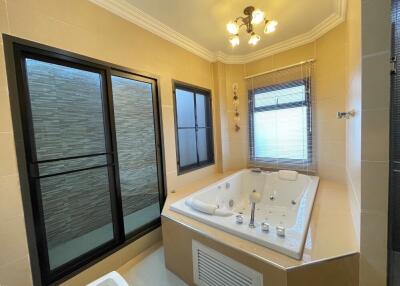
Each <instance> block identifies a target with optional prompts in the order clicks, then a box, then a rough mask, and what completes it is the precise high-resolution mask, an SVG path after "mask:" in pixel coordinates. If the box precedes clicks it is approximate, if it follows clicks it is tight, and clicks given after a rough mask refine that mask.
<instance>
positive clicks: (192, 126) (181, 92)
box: [173, 81, 214, 175]
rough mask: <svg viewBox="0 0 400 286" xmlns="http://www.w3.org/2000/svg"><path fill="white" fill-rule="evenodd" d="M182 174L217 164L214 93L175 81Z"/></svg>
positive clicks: (176, 124)
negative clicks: (213, 121) (212, 97)
mask: <svg viewBox="0 0 400 286" xmlns="http://www.w3.org/2000/svg"><path fill="white" fill-rule="evenodd" d="M173 92H174V112H175V136H176V159H177V168H178V175H181V174H183V173H186V172H189V171H192V170H196V169H199V168H202V167H205V166H209V165H212V164H214V140H213V127H212V126H213V123H212V108H211V91H210V90H208V89H204V88H200V87H196V86H193V85H190V84H186V83H182V82H178V81H174V82H173Z"/></svg>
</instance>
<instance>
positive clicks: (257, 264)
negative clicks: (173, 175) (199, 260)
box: [162, 217, 287, 286]
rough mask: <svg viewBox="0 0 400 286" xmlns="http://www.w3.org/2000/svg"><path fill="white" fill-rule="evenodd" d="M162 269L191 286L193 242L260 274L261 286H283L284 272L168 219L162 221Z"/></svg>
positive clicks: (192, 282)
mask: <svg viewBox="0 0 400 286" xmlns="http://www.w3.org/2000/svg"><path fill="white" fill-rule="evenodd" d="M162 232H163V244H164V253H165V265H166V267H167V269H168V270H170V271H171V272H173V273H175V274H176V275H177V276H178V277H179V278H181V279H182V280H183V281H184V282H185V283H187V284H188V285H190V286H192V285H193V286H194V285H195V284H194V281H193V264H192V261H193V260H192V259H193V258H192V240H193V239H195V240H197V241H199V242H200V243H202V244H204V245H206V246H208V247H210V248H212V249H214V250H216V251H218V252H220V253H222V254H223V255H225V256H228V257H230V258H232V259H234V260H236V261H238V262H240V263H242V264H244V265H246V266H248V267H250V268H252V269H254V270H256V271H258V272H261V273H262V274H263V282H264V283H263V285H264V286H286V285H287V284H286V271H284V270H282V269H278V268H275V267H273V266H271V265H269V264H266V263H263V262H261V261H259V260H256V259H255V258H253V257H251V256H249V255H246V254H245V253H243V252H240V251H238V250H235V249H233V248H230V247H228V246H226V245H224V244H221V243H219V242H217V241H214V240H211V239H209V238H207V237H205V236H202V235H201V234H199V233H197V232H194V231H192V230H190V229H188V228H187V227H185V226H182V225H181V224H179V223H176V222H174V221H173V220H170V219H168V218H165V217H163V218H162Z"/></svg>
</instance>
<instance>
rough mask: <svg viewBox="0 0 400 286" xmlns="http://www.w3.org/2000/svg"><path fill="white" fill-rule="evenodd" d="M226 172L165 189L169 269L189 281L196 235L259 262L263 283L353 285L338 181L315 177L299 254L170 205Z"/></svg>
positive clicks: (352, 253) (353, 263)
mask: <svg viewBox="0 0 400 286" xmlns="http://www.w3.org/2000/svg"><path fill="white" fill-rule="evenodd" d="M231 174H232V173H224V174H219V175H215V176H211V177H209V178H207V179H204V180H200V181H197V182H195V183H193V184H190V185H187V186H185V187H182V188H179V189H177V190H176V192H175V193H170V194H169V195H168V197H167V200H166V203H165V206H164V209H163V212H162V220H163V224H162V228H163V243H164V249H165V259H166V266H167V268H168V269H169V270H171V271H173V272H174V273H175V274H177V275H178V276H179V277H180V278H181V279H183V280H184V281H185V282H186V283H188V284H189V285H194V284H193V280H192V279H193V270H192V260H191V259H192V257H191V241H192V239H196V240H198V241H200V242H201V243H203V244H205V245H206V246H209V247H211V248H214V249H215V250H217V251H220V252H222V253H223V254H224V255H227V256H229V257H231V258H233V259H236V260H239V262H241V263H244V264H248V265H249V266H250V267H252V268H254V269H256V270H258V269H257V268H259V269H260V270H259V271H260V272H262V273H264V277H266V275H268V276H269V279H268V283H269V284H268V283H266V282H265V281H267V280H266V278H265V279H264V285H277V286H278V285H279V286H281V285H296V286H300V285H309V286H310V285H311V286H313V285H316V286H317V285H318V286H319V285H329V286H330V285H332V286H333V285H349V286H354V285H358V284H357V283H358V282H357V281H358V280H357V279H358V247H357V241H356V237H355V233H354V228H353V224H352V220H351V213H350V209H349V202H348V197H347V189H346V188H345V186H343V185H340V184H337V183H334V182H332V181H327V180H321V181H320V183H319V187H318V192H317V195H316V198H315V202H314V207H313V212H312V215H311V220H310V225H309V229H308V234H307V239H306V243H305V247H304V253H303V256H302V257H301V259H300V260H297V259H293V258H290V257H288V256H286V255H283V254H280V253H278V252H276V251H273V250H271V249H268V248H266V247H263V246H261V245H259V244H256V243H253V242H251V241H248V240H245V239H242V238H240V237H237V236H235V235H232V234H230V233H227V232H225V231H222V230H219V229H217V228H214V227H212V226H209V225H206V224H204V223H201V222H199V221H197V220H194V219H192V218H189V217H187V216H185V215H182V214H179V213H176V212H174V211H172V210H170V208H169V207H170V206H171V204H173V203H174V202H176V201H178V200H180V199H182V198H184V197H186V196H188V195H189V194H192V193H194V192H196V191H198V190H199V189H201V188H204V187H205V186H207V185H210V184H212V183H215V182H216V181H218V180H221V179H223V178H225V177H227V176H229V175H231ZM310 275H311V276H310ZM312 276H313V277H312ZM274 282H276V284H274Z"/></svg>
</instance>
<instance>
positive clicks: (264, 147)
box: [248, 65, 315, 171]
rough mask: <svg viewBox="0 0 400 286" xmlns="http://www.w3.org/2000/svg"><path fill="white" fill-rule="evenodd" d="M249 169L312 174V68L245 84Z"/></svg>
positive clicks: (276, 73) (274, 75)
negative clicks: (310, 172) (261, 168)
mask: <svg viewBox="0 0 400 286" xmlns="http://www.w3.org/2000/svg"><path fill="white" fill-rule="evenodd" d="M248 87H249V137H250V144H249V146H250V150H249V154H250V158H249V165H250V166H257V167H265V168H271V169H293V170H300V171H305V170H313V169H315V166H314V165H315V160H314V159H313V155H314V152H313V128H312V97H311V66H310V65H307V66H299V67H293V68H290V69H288V70H281V71H277V72H275V73H271V74H266V75H262V76H259V77H257V78H251V79H249V80H248Z"/></svg>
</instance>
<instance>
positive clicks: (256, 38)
mask: <svg viewBox="0 0 400 286" xmlns="http://www.w3.org/2000/svg"><path fill="white" fill-rule="evenodd" d="M260 39H261V37H260V36H259V35H257V34H255V33H252V34H251V37H250V39H249V44H250V45H253V46H255V45H257V43H258V42H259V41H260Z"/></svg>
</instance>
